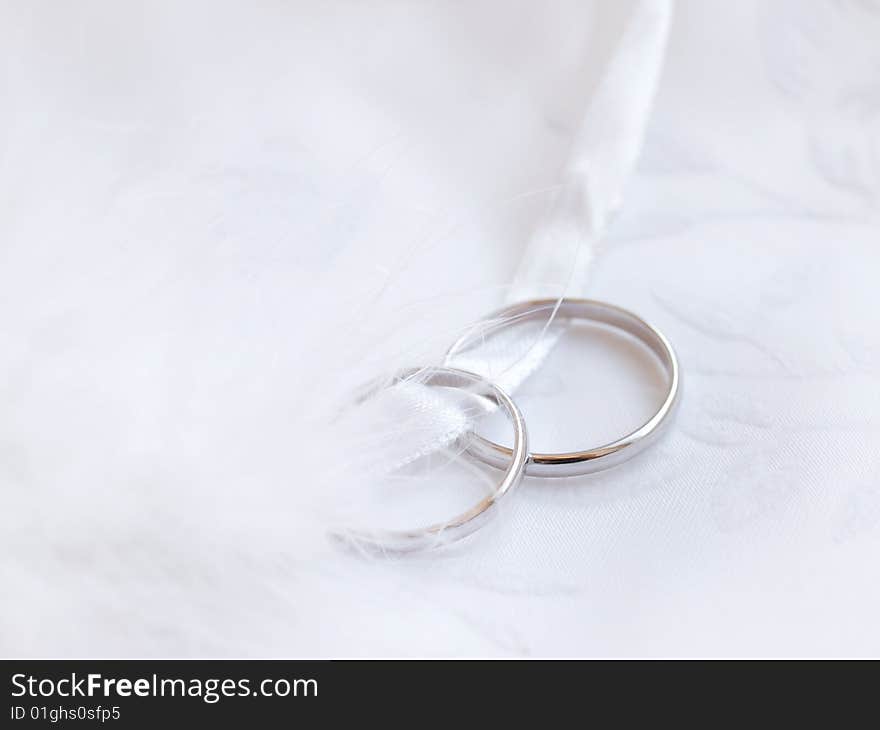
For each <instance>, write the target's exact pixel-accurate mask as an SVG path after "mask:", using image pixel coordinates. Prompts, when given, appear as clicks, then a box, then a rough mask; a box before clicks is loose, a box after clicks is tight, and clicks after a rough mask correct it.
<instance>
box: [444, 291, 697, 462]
mask: <svg viewBox="0 0 880 730" xmlns="http://www.w3.org/2000/svg"><path fill="white" fill-rule="evenodd" d="M551 317H553V318H558V319H562V320H584V321H588V322H594V323H599V324H602V325H607V326H610V327H613V328H615V329H619V330H622V331H623V332H626V333H628V334H629V335H632V336H633V337H635V338H636V339H637V340H639V341H640V342H641V343H643V344H644V345H646V346H647V347H648V348H649V349H650V350H651V351H652V352H653V353H654V354H655V355H656V356H657V358H658V359H659V360H660V363H661V364H662V366H663V368H664V370H665V371H666V375H667V390H666V395H665V397H664V399H663V402H662V404H661V405H660V408H659V409H658V410H657V412H656V413H655V414H654V415H653V416H651V418H650V419H648V421H646V422H645V423H644V424H642V425H641V426H639V427H638V428H637V429H635V430H634V431H632V432H631V433H628V434H627V435H626V436H623V437H622V438H619V439H617V440H616V441H612V442H611V443H607V444H603V445H601V446H595V447H591V448H587V449H584V450H583V451H571V452H565V453H552V454H538V453H534V454H530V455H529V458H528V463H527V464H526V468H525V473H526V474H528V475H530V476H539V477H570V476H579V475H581V474H591V473H593V472H597V471H602V470H604V469H608V468H610V467H613V466H617V465H618V464H620V463H622V462H624V461H626V460H628V459H630V458H632V457H633V456H635V455H636V454H638V453H640V452H641V451H643V450H644V449H646V448H647V447H648V446H650V445H651V444H652V443H654V442H655V441H656V440H657V439H658V438H659V437H660V435H661V434H662V433H663V431H664V430H665V429H666V427H667V426H668V425H669V423H670V422H671V421H672V415H673V413H674V411H675V407H676V405H677V403H678V398H679V393H680V391H681V376H680V375H679V368H678V360H677V358H676V356H675V351H674V350H673V349H672V345H670V344H669V341H668V340H667V339H666V338H665V337H664V336H663V335H662V334H661V333H660V332H659V331H658V330H657V329H655V328H654V327H652V326H651V325H650V324H648V323H647V322H645V320H643V319H641V318H640V317H637V316H636V315H635V314H633V313H632V312H629V311H627V310H626V309H623V308H621V307H617V306H614V305H613V304H607V303H605V302H600V301H596V300H593V299H534V300H530V301H524V302H518V303H516V304H513V305H510V306H507V307H504V308H503V309H499V310H498V311H496V312H493V313H492V314H491V315H489V317H487V318H486V320H485V321H484V323H483V325H484V326H482V327H477V328H475V329H474V330H471V331H469V332H466V333H465V334H464V335H463V336H462V337H461V338H459V339H458V341H456V342H455V343H454V344H453V345H452V347H450V348H449V351H448V352H447V354H446V362H454V359H455V356H456V355H457V354H459V353H462V352H463V351H465V350H467V349H469V348H471V347H473V346H475V345H477V344H478V343H479V342H481V341H482V340H485V339H486V338H487V337H490V336H491V333H492V332H494V331H497V330H499V329H501V328H503V327H508V326H511V325H512V324H513V325H515V323H517V322H522V321H525V320H534V319H541V318H547V319H548V320H549V319H550V318H551ZM468 453H469V454H470V455H471V456H474V457H476V458H478V459H480V460H482V461H484V462H486V463H488V464H491V465H492V466H496V467H499V468H503V467H504V466H505V465H506V464H509V463H510V460H511V457H512V455H513V453H512V451H511V449H509V448H507V447H506V446H502V445H501V444H497V443H495V442H493V441H490V440H489V439H486V438H484V437H483V436H480V435H479V434H476V433H474V434H473V441H472V443H471V444H470V445H469V447H468Z"/></svg>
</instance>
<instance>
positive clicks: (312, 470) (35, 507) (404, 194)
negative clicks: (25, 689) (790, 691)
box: [0, 0, 880, 656]
mask: <svg viewBox="0 0 880 730" xmlns="http://www.w3.org/2000/svg"><path fill="white" fill-rule="evenodd" d="M666 11H667V5H666V3H661V2H656V3H654V2H651V1H650V0H649V1H648V2H645V3H635V2H633V3H617V2H614V3H612V2H610V1H609V2H601V1H598V2H590V3H584V2H563V1H560V2H552V3H543V2H542V3H539V2H515V3H509V2H506V3H501V2H490V1H488V0H486V1H482V2H475V3H466V4H450V3H443V2H428V3H418V4H413V3H409V4H403V3H384V2H379V3H343V2H330V3H313V4H307V3H282V2H271V3H257V4H236V3H227V2H223V3H204V4H201V3H185V4H181V3H172V2H151V3H113V2H77V3H67V4H63V5H59V4H57V3H49V2H15V1H12V0H6V1H5V2H3V3H2V5H0V39H2V43H0V59H2V60H0V72H2V75H0V104H2V108H3V112H4V113H3V114H2V116H0V298H2V299H0V301H2V307H0V489H2V494H3V502H4V506H3V509H2V510H0V585H2V586H3V587H2V589H0V591H2V594H0V653H2V654H3V655H4V656H21V655H30V656H67V655H79V656H90V655H101V656H116V655H120V656H151V655H159V656H190V655H192V656H351V655H356V656H387V655H393V656H397V655H416V656H425V655H427V656H435V655H442V656H495V655H498V656H571V655H574V656H644V655H648V656H695V655H759V656H767V655H877V654H878V653H880V626H878V622H877V619H876V617H877V616H878V615H880V286H878V281H880V4H877V3H876V2H868V1H863V2H825V1H823V0H811V1H810V2H794V0H791V1H789V0H766V1H764V2H743V3H724V2H720V0H718V1H716V0H706V1H700V2H696V1H694V2H680V3H678V4H677V5H676V6H675V8H674V10H673V11H672V12H671V18H670V19H669V23H670V24H669V28H668V37H667V38H666V42H665V45H664V44H662V43H660V44H658V43H657V37H655V38H654V40H653V43H654V45H653V46H651V47H652V48H653V49H654V52H655V55H656V57H654V56H652V55H651V53H648V55H647V56H646V58H649V57H650V58H651V63H652V64H654V65H653V66H651V67H650V69H645V68H642V67H640V68H639V73H635V74H634V75H633V76H629V75H627V74H624V75H623V77H622V78H618V77H613V78H614V80H615V82H616V84H614V85H612V88H615V89H617V91H618V92H619V94H620V97H619V99H620V100H626V98H627V95H630V97H632V98H635V96H638V95H637V94H636V95H635V96H633V91H634V89H635V84H637V83H650V84H651V85H653V83H654V81H655V80H656V82H657V86H656V95H655V96H654V104H653V107H651V108H650V109H649V108H648V107H647V105H643V104H640V103H639V104H635V105H629V106H628V105H627V104H624V103H623V101H622V102H621V106H619V107H618V106H616V105H615V104H613V103H610V106H609V102H608V87H607V85H606V86H603V80H607V79H608V78H609V75H608V72H609V69H611V68H613V61H614V59H615V58H619V57H620V56H619V55H618V54H620V53H621V52H622V49H623V48H624V47H625V46H624V41H625V40H626V39H627V38H628V36H627V32H626V31H627V28H630V27H631V26H630V25H629V23H630V21H631V20H632V19H633V17H636V16H637V15H638V14H639V13H645V12H648V13H649V14H651V13H653V14H655V15H653V16H652V17H654V18H655V20H656V18H657V17H658V16H657V14H659V15H660V16H662V17H661V18H660V21H661V22H660V25H662V26H663V28H664V31H663V32H664V35H665V20H664V18H665V17H666V16H665V13H666ZM657 27H659V26H657ZM655 30H656V28H655ZM629 40H632V39H631V38H630V39H629ZM645 43H646V47H647V46H649V45H650V44H649V39H648V38H647V36H646V40H645ZM664 48H665V50H664ZM632 50H633V49H632V48H629V51H628V52H632ZM651 69H653V71H654V73H653V74H651V73H648V71H649V70H651ZM642 72H644V74H647V75H644V74H643V73H642ZM655 77H656V78H655ZM639 79H641V81H639ZM603 95H604V96H603ZM612 96H613V99H618V97H617V96H616V95H612ZM650 96H651V95H650V94H647V96H646V97H645V98H650ZM597 99H598V100H603V101H602V103H603V104H604V106H600V107H596V106H594V105H595V104H596V103H597V102H596V100H597ZM591 105H593V106H591ZM643 107H644V108H643ZM596 108H601V109H606V108H607V109H609V110H610V111H609V113H608V114H607V115H606V114H604V113H603V114H601V115H599V116H598V120H600V121H605V122H608V120H609V119H611V120H612V121H615V122H619V123H614V124H611V123H609V126H608V129H605V130H602V129H600V128H597V127H596V126H595V125H596V124H598V123H599V121H597V118H596V117H595V116H593V117H591V116H590V110H591V109H596ZM625 108H629V109H630V111H631V112H633V113H634V114H636V116H631V115H630V116H627V117H625V118H621V119H619V120H615V119H614V118H613V117H611V116H609V115H610V114H612V112H613V110H619V109H625ZM633 110H634V111H633ZM585 125H586V126H585ZM622 129H626V130H629V131H631V132H632V134H631V135H630V136H629V137H627V139H628V140H629V143H630V144H631V145H634V147H633V149H632V152H633V154H632V155H630V154H629V152H627V150H626V149H624V148H625V147H626V145H624V146H623V147H621V148H615V147H612V149H621V150H623V151H622V152H620V154H619V155H616V156H615V155H614V154H611V155H609V156H607V157H604V156H603V154H604V150H606V149H608V148H606V147H605V146H604V145H603V144H602V142H603V141H604V140H605V139H609V140H611V139H613V138H614V135H620V133H621V130H622ZM600 132H601V135H609V136H608V137H603V136H601V135H600ZM643 132H644V139H642V136H643V134H642V133H643ZM584 135H586V138H587V143H588V144H587V149H591V150H593V151H596V150H599V151H603V154H599V155H598V157H596V156H593V157H590V156H589V155H587V159H588V160H589V164H588V165H587V166H586V179H587V180H589V181H592V182H595V180H599V181H601V185H599V186H598V187H594V188H591V187H590V185H589V184H588V185H587V186H586V192H585V195H586V196H587V200H588V203H589V205H588V206H587V208H588V212H587V213H586V214H585V217H584V218H583V219H578V221H577V225H584V226H585V228H584V230H585V231H586V232H587V233H588V235H585V238H584V240H587V241H589V242H590V243H591V244H596V246H597V248H596V249H595V251H593V250H592V249H591V253H593V254H594V255H593V258H592V261H591V263H590V268H589V270H588V274H589V276H588V277H587V279H588V280H587V281H583V282H581V281H578V280H577V279H575V280H574V281H572V282H568V283H569V288H568V289H565V282H560V283H559V291H558V293H559V294H562V293H563V291H566V292H567V293H570V294H573V295H589V296H594V297H596V298H601V299H606V300H608V301H611V302H614V303H617V304H620V305H622V306H625V307H628V308H630V309H632V310H634V311H636V312H638V313H639V314H641V315H642V316H644V317H646V318H647V319H649V320H650V321H652V322H654V323H655V324H657V325H658V326H659V327H660V328H661V329H662V330H663V331H664V332H665V333H666V334H667V335H668V336H669V338H670V340H671V341H672V342H673V343H674V344H675V345H676V347H677V349H678V352H679V355H680V358H681V360H682V367H683V376H684V385H685V393H684V400H683V402H682V407H681V410H680V412H679V416H678V420H677V423H676V426H675V428H674V429H673V431H672V432H671V434H670V435H669V437H668V438H666V439H665V440H663V441H662V443H660V444H658V445H657V446H656V447H655V448H653V449H652V450H651V451H649V452H646V453H645V454H644V455H643V456H642V457H640V458H639V459H637V460H634V461H632V462H630V463H628V464H626V465H624V466H622V467H620V468H617V469H615V470H613V471H609V472H607V473H603V474H600V475H594V476H591V477H588V478H587V477H585V478H581V479H572V480H566V481H564V482H557V483H553V484H545V483H541V482H533V481H527V482H526V483H525V484H524V485H523V486H522V488H521V489H520V490H519V491H518V492H517V493H515V494H514V495H512V497H511V500H510V502H511V503H510V505H509V510H508V512H507V513H506V514H504V515H503V516H502V517H503V519H500V520H498V521H496V522H495V523H494V524H493V525H492V526H491V529H489V530H487V531H486V534H485V535H480V536H479V538H478V539H475V540H473V541H471V542H468V543H467V544H465V545H462V546H461V547H460V548H456V549H454V550H450V551H447V552H441V553H436V554H430V555H424V556H418V557H414V558H407V559H394V560H372V559H366V558H363V557H359V556H353V555H350V554H347V553H345V552H343V551H339V550H336V549H334V548H332V547H330V546H328V545H326V543H325V541H324V539H323V533H324V529H325V527H326V524H327V522H328V520H329V519H330V517H328V515H331V516H332V514H333V510H334V506H333V505H334V504H335V502H336V501H337V500H338V499H340V498H344V497H345V495H346V490H351V489H355V488H357V482H355V481H352V479H351V477H352V475H353V474H357V473H359V470H360V469H361V468H363V467H364V465H365V464H366V465H370V464H371V463H372V462H371V459H372V460H379V461H381V459H383V458H387V457H388V456H389V455H390V451H388V452H385V451H381V452H380V453H378V454H371V453H366V452H365V453H361V454H359V455H356V456H355V455H352V456H351V457H350V459H349V461H348V462H347V463H345V464H338V463H333V468H332V469H330V468H328V466H327V464H328V462H327V461H326V460H324V459H325V457H326V456H327V454H330V455H331V456H332V455H333V454H334V451H333V443H334V442H333V441H332V439H333V436H334V432H333V429H332V428H331V426H329V425H328V424H327V421H328V414H329V413H330V412H331V411H332V408H333V407H334V406H335V404H336V403H338V402H339V401H340V400H342V399H343V398H344V396H345V393H346V392H347V389H348V388H349V387H350V386H352V385H354V384H356V383H358V382H360V381H361V380H362V379H363V378H365V377H371V376H375V375H380V374H382V373H387V372H390V371H391V370H393V369H394V367H396V366H397V365H401V364H412V363H421V362H426V361H428V360H430V359H431V358H434V359H436V357H437V355H438V353H440V352H442V349H443V347H444V346H445V345H446V344H447V343H448V342H449V341H450V340H451V339H452V338H453V337H454V336H455V335H456V334H457V333H458V332H460V331H461V329H462V328H463V327H465V326H466V325H467V324H468V323H469V322H471V321H473V320H474V319H475V318H477V317H478V316H480V315H481V314H482V313H484V312H486V311H489V310H491V309H493V308H495V307H496V306H498V305H499V304H500V303H502V302H503V301H504V300H505V298H506V297H507V296H508V294H509V293H510V287H511V285H512V284H513V283H514V279H515V275H516V272H517V268H518V263H519V260H520V258H521V256H522V255H523V251H524V249H525V247H526V246H527V244H528V243H529V241H530V240H534V239H533V236H534V232H535V231H536V230H541V226H542V225H543V223H542V221H545V220H546V218H545V216H546V214H547V211H548V210H550V211H551V213H552V211H554V210H556V208H554V203H553V201H558V198H559V193H560V190H562V191H563V192H565V191H567V190H568V188H561V187H560V186H561V185H562V184H563V183H564V182H565V181H566V179H567V178H566V175H567V174H568V173H566V170H569V172H570V166H571V160H572V156H573V155H576V153H577V150H583V149H585V148H584V147H583V144H582V143H583V140H584ZM579 141H580V143H581V145H580V146H579ZM642 142H643V144H642ZM590 145H592V146H590ZM639 150H640V151H639ZM636 152H639V154H638V158H637V162H635V167H634V169H632V170H630V162H631V161H634V160H635V159H636V158H635V153H636ZM630 157H632V160H630ZM594 173H597V174H598V176H596V175H595V174H594ZM624 183H625V184H624ZM618 188H619V189H618ZM563 199H565V198H564V196H563ZM590 206H592V207H590ZM596 206H599V209H600V210H601V213H602V215H601V216H600V217H601V221H600V222H601V225H598V226H597V225H596V223H597V218H596ZM612 212H613V213H614V215H613V216H610V217H608V216H606V215H605V214H606V213H609V214H610V213H612ZM576 229H577V226H575V231H576ZM573 235H574V234H573ZM566 245H571V239H568V242H567V244H566ZM572 250H573V249H572ZM572 265H573V264H572ZM563 268H564V267H563ZM546 365H547V372H546V373H543V372H542V373H540V374H538V375H536V376H534V379H532V380H529V381H528V382H527V383H526V384H525V385H524V387H523V388H522V390H521V392H519V393H518V394H517V398H518V400H521V401H522V404H523V406H524V408H525V409H526V411H527V414H532V415H531V416H530V418H529V426H530V427H531V428H532V430H533V431H534V437H535V441H536V446H541V447H545V448H553V445H554V444H558V443H559V440H560V439H571V440H572V441H573V442H570V443H565V444H562V446H563V447H564V448H573V447H575V446H577V445H578V444H579V443H580V442H581V441H583V440H584V439H590V440H593V438H602V437H610V436H613V435H614V434H615V433H617V432H619V430H620V427H621V426H622V425H625V422H626V421H627V419H632V418H637V417H638V414H639V413H640V412H641V411H643V410H644V409H645V408H646V407H649V404H650V400H651V397H652V396H656V392H654V391H653V390H652V388H651V387H650V386H651V384H650V383H649V384H648V386H645V387H641V386H635V385H634V384H633V378H635V382H640V380H639V376H640V375H644V374H645V373H644V372H641V370H640V369H639V366H638V365H637V364H634V362H633V359H632V357H631V353H630V354H627V352H625V351H623V350H621V349H620V348H619V347H618V346H615V345H613V344H612V343H606V344H605V346H604V350H603V348H602V347H599V348H598V349H596V348H595V347H594V346H593V345H590V344H589V343H572V344H570V345H566V346H560V347H557V348H556V349H555V350H554V351H553V352H552V353H551V355H550V357H549V358H548V360H547V363H546ZM640 387H641V390H640V389H639V388H640ZM554 396H555V400H554ZM542 398H543V399H544V400H545V401H548V402H551V405H552V408H550V407H548V406H547V405H546V403H545V405H544V406H542V405H541V404H540V403H536V401H540V400H541V399H542ZM557 412H558V413H559V414H560V415H558V416H554V415H553V414H554V413H557ZM575 426H577V428H578V429H580V428H583V429H584V431H580V430H576V431H575V432H574V433H572V430H573V429H574V427H575ZM582 434H583V435H582ZM381 437H382V434H381V433H380V434H376V439H375V440H374V442H372V444H373V446H375V447H377V448H379V447H381V446H382V444H383V443H385V442H386V441H387V439H383V438H381ZM551 442H552V443H551ZM382 448H384V447H382ZM387 448H389V449H390V448H391V447H390V446H389V447H387Z"/></svg>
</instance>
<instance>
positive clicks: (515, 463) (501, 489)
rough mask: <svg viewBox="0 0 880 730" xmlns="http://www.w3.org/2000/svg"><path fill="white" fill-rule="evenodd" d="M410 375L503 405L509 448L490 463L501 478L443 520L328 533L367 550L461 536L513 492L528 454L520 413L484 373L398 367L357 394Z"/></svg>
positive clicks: (422, 545) (409, 548)
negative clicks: (467, 506)
mask: <svg viewBox="0 0 880 730" xmlns="http://www.w3.org/2000/svg"><path fill="white" fill-rule="evenodd" d="M410 379H412V380H413V381H414V382H417V383H419V384H421V385H428V386H434V387H448V388H457V389H464V390H471V391H473V392H474V393H475V394H476V395H479V396H482V397H485V398H486V399H488V400H489V401H490V404H491V405H493V406H495V407H498V408H500V409H501V410H502V411H504V412H505V413H506V414H507V416H508V418H509V420H510V422H511V424H512V426H513V448H512V449H506V450H505V452H506V453H507V459H506V460H504V459H502V458H499V459H497V460H495V461H494V462H493V463H492V465H493V466H496V467H498V468H500V469H503V470H504V475H503V477H502V479H501V482H500V483H499V484H498V486H497V487H496V488H495V490H494V491H493V492H492V493H491V494H490V495H489V496H487V497H485V498H484V499H482V500H480V501H479V502H478V503H477V504H475V505H474V506H473V507H471V508H470V509H469V510H467V511H466V512H463V513H462V514H460V515H457V516H456V517H453V518H451V519H449V520H446V521H444V522H439V523H436V524H433V525H428V526H426V527H419V528H415V529H411V530H388V529H361V528H357V529H354V528H346V529H343V530H337V531H334V532H333V533H332V535H333V537H335V538H336V539H338V540H341V541H343V542H346V543H350V544H352V545H354V546H355V547H358V548H361V549H365V550H368V551H371V552H374V551H377V552H383V553H387V552H396V553H402V552H414V551H419V550H430V549H433V548H437V547H441V546H443V545H448V544H449V543H452V542H456V541H458V540H461V539H463V538H465V537H467V536H468V535H470V534H472V533H473V532H475V531H476V530H478V529H479V528H480V527H482V526H483V524H485V522H486V521H487V520H488V519H489V518H490V517H492V516H493V515H494V514H495V512H496V511H497V506H498V504H499V502H500V501H501V499H502V498H503V497H504V496H506V495H507V494H508V493H509V492H511V491H512V490H513V489H514V487H516V486H517V485H518V484H519V483H520V481H522V477H523V472H524V469H525V466H526V459H527V457H528V453H529V449H528V435H527V433H526V425H525V421H524V420H523V417H522V413H520V410H519V408H518V407H517V406H516V404H515V403H514V402H513V401H512V400H511V398H510V396H508V395H507V393H505V392H504V391H503V390H502V389H501V388H499V387H498V386H497V385H495V384H494V383H491V382H490V381H488V380H486V379H485V378H484V377H483V376H481V375H477V374H476V373H471V372H468V371H466V370H459V369H457V368H451V367H443V366H430V367H425V368H409V369H406V370H401V371H399V372H397V373H395V375H394V376H393V377H391V378H390V379H389V378H385V379H383V380H381V381H376V382H377V384H376V385H374V386H373V387H372V388H369V389H367V391H366V393H365V394H364V395H362V396H360V397H359V398H358V399H357V402H363V401H364V400H366V399H367V398H369V397H370V396H371V395H372V394H375V393H376V392H377V391H378V390H380V389H384V388H387V387H392V386H393V385H395V384H397V383H400V382H402V381H405V380H410ZM470 436H471V433H466V434H463V438H464V439H465V441H464V443H465V444H466V447H465V448H466V449H469V447H470V445H471V443H472V442H471V439H470Z"/></svg>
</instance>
